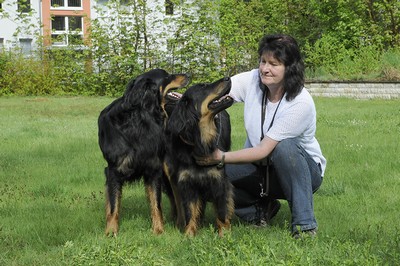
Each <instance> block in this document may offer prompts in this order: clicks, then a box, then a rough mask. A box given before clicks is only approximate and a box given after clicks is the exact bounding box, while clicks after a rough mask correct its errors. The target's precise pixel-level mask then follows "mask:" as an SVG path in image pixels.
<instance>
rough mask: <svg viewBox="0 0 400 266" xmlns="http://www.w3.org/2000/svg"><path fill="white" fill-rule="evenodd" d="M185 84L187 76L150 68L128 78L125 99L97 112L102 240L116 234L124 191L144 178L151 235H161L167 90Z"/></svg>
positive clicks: (162, 227)
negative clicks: (103, 164) (102, 181)
mask: <svg viewBox="0 0 400 266" xmlns="http://www.w3.org/2000/svg"><path fill="white" fill-rule="evenodd" d="M188 83H189V77H188V75H186V74H169V73H168V72H166V71H165V70H162V69H153V70H150V71H148V72H146V73H143V74H141V75H139V76H137V77H136V78H134V79H132V80H131V81H130V82H129V84H128V85H127V87H126V90H125V93H124V95H123V96H122V97H120V98H118V99H116V100H114V101H113V102H112V103H111V104H110V105H108V106H107V107H106V108H104V110H103V111H101V113H100V115H99V118H98V138H99V146H100V149H101V151H102V153H103V157H104V159H105V160H106V161H107V167H106V168H105V171H104V172H105V175H106V192H105V194H106V222H107V225H106V235H110V234H112V235H116V234H117V232H118V230H119V217H120V208H121V196H122V186H123V185H124V183H126V182H131V181H136V180H140V179H141V178H142V177H143V180H144V185H145V190H146V195H147V198H148V201H149V203H150V209H151V218H152V228H153V232H154V233H155V234H160V233H162V232H163V231H164V223H163V216H162V211H161V190H162V184H163V177H164V173H163V160H164V155H165V149H166V148H165V145H166V144H165V124H166V119H167V116H168V114H167V110H165V106H166V105H167V104H168V100H167V95H168V93H169V91H170V90H175V89H178V88H182V87H184V86H186V85H187V84H188ZM175 104H176V102H175ZM172 201H174V200H173V199H172Z"/></svg>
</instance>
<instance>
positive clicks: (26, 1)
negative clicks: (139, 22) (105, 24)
mask: <svg viewBox="0 0 400 266" xmlns="http://www.w3.org/2000/svg"><path fill="white" fill-rule="evenodd" d="M124 1H125V2H127V0H121V3H124ZM107 2H108V1H107V0H0V49H2V48H3V49H6V50H10V49H20V50H21V51H22V52H23V53H30V52H31V51H33V50H35V49H37V48H38V47H39V46H40V45H45V46H54V47H63V46H67V45H71V44H72V45H77V46H81V45H85V44H86V41H87V40H88V33H89V32H88V30H89V26H90V23H91V20H92V19H94V18H96V17H97V15H98V14H97V12H96V10H97V9H96V7H105V6H106V4H107ZM146 5H148V6H149V7H150V9H151V10H154V13H153V14H151V16H149V19H151V18H156V19H160V17H161V18H162V17H163V16H170V15H174V6H173V3H172V2H171V1H170V0H165V1H164V0H160V1H157V0H149V1H147V2H146ZM157 6H158V7H159V8H156V7H157ZM160 10H163V12H160ZM175 12H176V11H175ZM107 13H108V16H112V15H113V12H112V11H109V12H107Z"/></svg>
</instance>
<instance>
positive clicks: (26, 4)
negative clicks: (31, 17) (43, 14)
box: [17, 0, 31, 13]
mask: <svg viewBox="0 0 400 266" xmlns="http://www.w3.org/2000/svg"><path fill="white" fill-rule="evenodd" d="M17 2H18V12H21V13H29V12H30V11H31V1H30V0H18V1H17Z"/></svg>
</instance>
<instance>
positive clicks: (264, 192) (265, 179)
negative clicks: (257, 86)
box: [260, 88, 285, 197]
mask: <svg viewBox="0 0 400 266" xmlns="http://www.w3.org/2000/svg"><path fill="white" fill-rule="evenodd" d="M284 95H285V94H283V95H282V97H281V99H280V100H279V103H278V106H277V107H276V109H275V112H274V115H273V116H272V120H271V123H270V124H269V126H268V129H267V132H268V131H269V129H270V128H271V127H272V125H273V123H274V120H275V115H276V112H277V111H278V108H279V105H280V104H281V102H282V99H283V96H284ZM266 109H267V88H265V90H264V92H263V97H262V107H261V138H260V141H262V140H263V138H264V130H263V126H264V121H265V111H266ZM265 160H266V163H265V168H264V167H263V171H262V173H263V174H262V183H260V187H261V193H260V196H261V197H267V196H268V193H269V156H267V158H266V159H265Z"/></svg>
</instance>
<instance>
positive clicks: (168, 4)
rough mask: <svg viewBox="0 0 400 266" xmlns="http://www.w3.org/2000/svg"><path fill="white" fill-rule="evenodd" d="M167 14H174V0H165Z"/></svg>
mask: <svg viewBox="0 0 400 266" xmlns="http://www.w3.org/2000/svg"><path fill="white" fill-rule="evenodd" d="M165 14H166V15H173V14H174V3H173V2H172V0H165Z"/></svg>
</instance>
